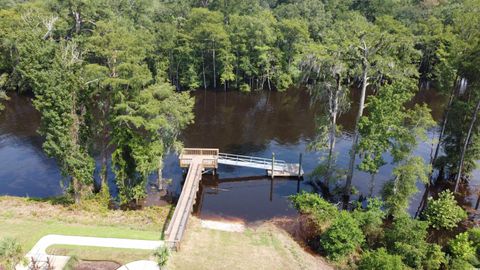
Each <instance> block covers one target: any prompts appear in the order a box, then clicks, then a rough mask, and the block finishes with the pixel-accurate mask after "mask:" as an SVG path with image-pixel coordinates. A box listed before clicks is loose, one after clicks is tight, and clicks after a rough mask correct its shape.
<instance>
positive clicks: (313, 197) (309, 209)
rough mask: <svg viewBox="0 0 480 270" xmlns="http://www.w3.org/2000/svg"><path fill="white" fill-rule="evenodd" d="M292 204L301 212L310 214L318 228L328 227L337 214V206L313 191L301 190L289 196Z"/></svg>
mask: <svg viewBox="0 0 480 270" xmlns="http://www.w3.org/2000/svg"><path fill="white" fill-rule="evenodd" d="M290 200H291V201H292V203H293V206H294V207H295V208H296V209H297V210H298V211H299V212H300V213H302V214H307V215H310V216H311V217H312V218H313V220H314V221H315V223H316V225H317V227H318V229H319V230H320V231H322V230H323V229H324V228H325V227H328V225H330V223H331V222H332V220H334V219H335V217H336V216H337V215H338V208H337V207H336V206H335V205H333V204H331V203H329V202H327V201H326V200H325V199H323V198H322V197H320V196H319V195H318V194H315V193H308V192H301V193H299V194H296V195H292V196H290Z"/></svg>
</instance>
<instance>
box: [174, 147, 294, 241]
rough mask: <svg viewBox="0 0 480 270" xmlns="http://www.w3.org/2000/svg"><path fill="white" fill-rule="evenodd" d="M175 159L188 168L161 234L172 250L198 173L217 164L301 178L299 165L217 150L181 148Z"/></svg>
mask: <svg viewBox="0 0 480 270" xmlns="http://www.w3.org/2000/svg"><path fill="white" fill-rule="evenodd" d="M179 160H180V167H182V168H188V173H187V176H186V178H185V183H184V184H183V188H182V193H181V194H180V198H179V199H178V202H177V206H176V208H175V212H174V213H173V216H172V218H171V220H170V223H169V224H168V227H167V230H166V231H165V241H166V243H167V245H168V246H169V247H170V248H172V249H175V250H178V249H179V248H180V241H181V240H182V238H183V234H184V231H185V229H186V226H187V223H188V218H189V216H190V213H191V212H192V210H193V205H194V204H195V199H196V196H197V192H198V189H199V186H200V180H202V173H203V171H204V170H205V169H213V170H216V169H217V168H218V164H224V165H231V166H241V167H249V168H256V169H263V170H266V171H267V174H268V175H271V174H272V171H273V174H274V176H285V177H292V176H298V177H301V176H303V170H302V168H301V165H300V164H291V163H286V162H285V161H283V160H275V159H268V158H259V157H252V156H242V155H233V154H226V153H219V150H218V149H212V148H185V149H183V151H182V153H181V154H180V156H179Z"/></svg>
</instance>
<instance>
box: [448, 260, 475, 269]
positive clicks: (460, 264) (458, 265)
mask: <svg viewBox="0 0 480 270" xmlns="http://www.w3.org/2000/svg"><path fill="white" fill-rule="evenodd" d="M448 269H451V270H472V269H475V267H473V265H471V264H470V263H469V262H467V261H465V260H462V259H453V260H452V261H450V266H449V267H448Z"/></svg>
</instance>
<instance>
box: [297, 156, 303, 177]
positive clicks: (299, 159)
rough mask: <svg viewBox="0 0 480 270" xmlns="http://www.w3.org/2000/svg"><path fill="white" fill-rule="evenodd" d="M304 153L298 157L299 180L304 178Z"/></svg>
mask: <svg viewBox="0 0 480 270" xmlns="http://www.w3.org/2000/svg"><path fill="white" fill-rule="evenodd" d="M302 159H303V158H302V153H300V155H299V156H298V178H301V177H302Z"/></svg>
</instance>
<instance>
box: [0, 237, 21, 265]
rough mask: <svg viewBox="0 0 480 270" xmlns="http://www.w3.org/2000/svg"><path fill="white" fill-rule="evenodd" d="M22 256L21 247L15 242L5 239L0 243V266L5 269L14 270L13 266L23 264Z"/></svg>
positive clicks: (11, 239)
mask: <svg viewBox="0 0 480 270" xmlns="http://www.w3.org/2000/svg"><path fill="white" fill-rule="evenodd" d="M23 256H24V254H23V249H22V246H21V245H20V244H19V243H18V242H17V240H15V239H13V238H8V237H7V238H3V239H2V240H1V241H0V265H3V266H4V267H6V269H15V265H17V264H19V263H21V262H23V260H24V257H23ZM0 268H1V267H0Z"/></svg>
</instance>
